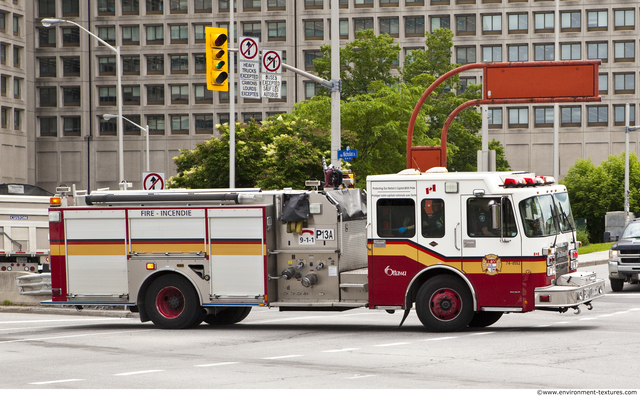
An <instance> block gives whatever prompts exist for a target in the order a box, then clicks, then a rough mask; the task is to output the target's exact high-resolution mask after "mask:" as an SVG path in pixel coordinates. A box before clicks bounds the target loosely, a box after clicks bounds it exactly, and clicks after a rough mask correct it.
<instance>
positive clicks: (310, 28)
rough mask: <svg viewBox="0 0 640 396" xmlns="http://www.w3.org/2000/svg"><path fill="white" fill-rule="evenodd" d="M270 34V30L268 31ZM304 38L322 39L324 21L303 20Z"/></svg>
mask: <svg viewBox="0 0 640 396" xmlns="http://www.w3.org/2000/svg"><path fill="white" fill-rule="evenodd" d="M269 34H271V31H269ZM304 38H305V40H323V39H324V22H323V21H322V20H320V21H304Z"/></svg>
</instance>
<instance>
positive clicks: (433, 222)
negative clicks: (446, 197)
mask: <svg viewBox="0 0 640 396" xmlns="http://www.w3.org/2000/svg"><path fill="white" fill-rule="evenodd" d="M420 206H421V207H422V217H421V218H422V236H424V237H428V238H442V237H443V236H444V201H443V200H441V199H423V200H422V202H421V204H420Z"/></svg>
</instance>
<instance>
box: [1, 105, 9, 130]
mask: <svg viewBox="0 0 640 396" xmlns="http://www.w3.org/2000/svg"><path fill="white" fill-rule="evenodd" d="M0 127H2V128H5V129H6V128H8V127H9V108H7V107H2V108H0Z"/></svg>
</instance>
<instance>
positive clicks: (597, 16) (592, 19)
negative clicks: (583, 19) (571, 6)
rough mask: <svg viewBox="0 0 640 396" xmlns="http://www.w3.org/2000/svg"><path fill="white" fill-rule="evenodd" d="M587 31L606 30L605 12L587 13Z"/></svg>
mask: <svg viewBox="0 0 640 396" xmlns="http://www.w3.org/2000/svg"><path fill="white" fill-rule="evenodd" d="M587 29H588V30H589V31H605V30H607V10H603V11H587Z"/></svg>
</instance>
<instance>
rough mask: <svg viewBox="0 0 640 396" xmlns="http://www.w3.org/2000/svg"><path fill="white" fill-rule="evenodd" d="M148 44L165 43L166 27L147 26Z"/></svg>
mask: <svg viewBox="0 0 640 396" xmlns="http://www.w3.org/2000/svg"><path fill="white" fill-rule="evenodd" d="M147 44H154V45H157V44H164V27H163V26H162V25H160V26H147Z"/></svg>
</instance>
